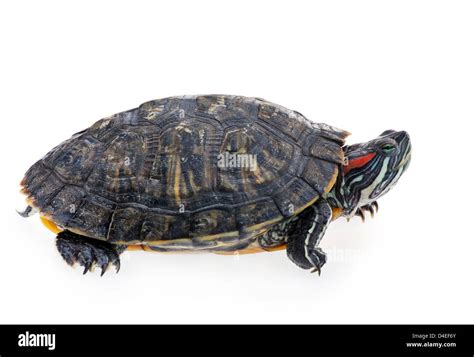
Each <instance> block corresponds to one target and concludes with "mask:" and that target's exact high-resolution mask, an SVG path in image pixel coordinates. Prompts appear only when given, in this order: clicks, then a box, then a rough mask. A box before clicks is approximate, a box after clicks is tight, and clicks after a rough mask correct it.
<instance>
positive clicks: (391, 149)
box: [382, 144, 396, 154]
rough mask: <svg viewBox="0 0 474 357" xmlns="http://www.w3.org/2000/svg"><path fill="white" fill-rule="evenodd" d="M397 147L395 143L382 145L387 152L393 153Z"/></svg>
mask: <svg viewBox="0 0 474 357" xmlns="http://www.w3.org/2000/svg"><path fill="white" fill-rule="evenodd" d="M395 149H396V147H395V145H392V144H384V145H382V151H383V152H384V153H386V154H391V153H392V152H394V151H395Z"/></svg>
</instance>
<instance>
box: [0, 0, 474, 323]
mask: <svg viewBox="0 0 474 357" xmlns="http://www.w3.org/2000/svg"><path fill="white" fill-rule="evenodd" d="M473 17H474V4H473V3H472V2H468V1H456V2H453V1H413V0H410V1H396V2H395V1H357V2H356V1H330V2H318V1H314V0H311V1H295V0H293V1H286V2H284V1H275V0H271V1H248V0H238V1H226V2H223V1H217V0H216V1H178V0H172V1H166V2H165V1H128V2H126V1H116V0H115V1H100V2H99V1H84V0H81V1H69V2H64V1H51V0H44V1H11V2H2V3H1V5H0V36H1V37H0V41H1V42H0V46H1V47H0V98H1V100H0V106H1V108H0V123H1V124H0V125H1V126H0V128H1V130H0V132H1V139H0V145H1V151H0V152H1V157H2V160H1V163H2V165H1V175H0V180H1V182H0V183H1V185H0V190H1V196H0V197H1V217H2V218H1V219H2V234H0V323H284V322H290V323H473V322H474V309H472V301H473V300H474V289H473V278H472V274H473V273H474V269H473V268H474V267H473V258H472V256H473V254H474V235H473V233H472V230H473V222H472V218H471V214H472V199H473V194H472V173H473V169H472V167H473V165H472V161H471V154H472V144H471V141H470V140H471V134H472V129H473V125H472V121H473V118H474V102H473V98H474V46H473V44H474V42H473V40H474V21H473ZM208 93H225V94H240V95H246V96H258V97H263V98H265V99H268V100H270V101H273V102H276V103H279V104H282V105H284V106H286V107H289V108H291V109H295V110H298V111H300V112H302V113H303V114H304V115H306V116H307V117H308V118H310V119H311V120H314V121H320V122H326V123H328V124H332V125H335V126H338V127H341V128H344V129H347V130H349V131H351V132H352V133H353V135H352V136H351V137H350V138H349V142H350V143H355V142H358V141H365V140H369V139H371V138H373V137H375V136H377V135H378V134H380V133H381V132H382V131H383V130H385V129H392V128H393V129H397V130H401V129H403V130H407V131H408V132H409V133H410V135H411V138H412V144H413V158H412V163H411V166H410V168H409V170H408V171H407V173H406V174H405V175H404V177H402V179H401V180H400V182H399V184H398V186H397V187H396V188H395V189H394V190H393V191H392V192H390V193H389V194H388V195H387V196H386V197H384V198H382V199H381V200H380V201H379V203H380V213H379V214H378V215H377V216H376V217H375V218H374V219H370V218H369V219H368V220H367V222H366V223H365V224H362V222H361V221H360V220H359V219H353V220H352V221H351V222H350V223H347V222H346V221H345V220H339V221H337V222H334V223H333V224H332V225H331V226H330V227H329V229H328V231H327V234H326V237H325V239H324V240H323V242H322V247H323V249H324V250H326V252H327V253H329V262H328V263H327V264H326V266H325V267H324V268H323V271H322V275H321V277H318V276H317V275H315V274H309V273H308V272H307V271H304V270H300V269H299V268H297V267H296V266H295V265H294V264H292V263H291V262H290V261H289V260H288V259H287V257H286V254H285V252H283V251H281V252H275V253H272V254H256V255H247V256H241V257H240V258H239V259H235V258H234V257H232V256H230V257H227V256H217V255H212V254H208V255H186V254H182V255H176V254H170V255H160V254H152V253H145V252H130V253H126V254H125V255H124V256H123V257H122V270H121V272H120V274H118V275H115V274H113V273H110V272H109V273H107V274H106V275H105V276H104V277H103V278H100V277H99V274H98V273H95V274H88V275H86V276H82V274H81V273H82V270H81V269H76V270H74V269H71V268H70V267H68V266H67V265H66V264H65V263H64V262H63V261H62V259H61V258H60V256H59V254H58V253H57V251H56V249H55V246H54V239H53V238H54V235H53V234H52V233H50V232H49V231H47V230H46V229H45V228H44V227H43V226H42V225H41V224H40V222H39V220H38V217H37V216H35V217H32V218H30V219H28V220H25V219H22V218H21V217H19V216H18V215H17V214H16V213H15V209H20V208H23V207H24V204H23V198H22V196H21V195H20V194H19V193H18V190H19V182H20V180H21V179H22V177H23V174H24V172H25V171H26V170H27V169H28V168H29V166H30V165H31V164H33V163H34V162H35V161H36V160H38V159H39V158H40V157H42V156H43V155H44V154H45V153H46V152H47V151H48V150H49V149H51V148H52V147H53V146H54V145H56V144H58V143H59V142H60V141H62V140H64V139H66V138H68V137H69V136H70V135H71V134H73V133H75V132H77V131H79V130H81V129H84V128H86V127H88V126H89V125H91V124H92V123H93V122H95V121H96V120H98V119H100V118H102V117H105V116H108V115H110V114H113V113H116V112H120V111H123V110H126V109H130V108H133V107H136V106H137V105H139V104H141V103H142V102H144V101H147V100H150V99H155V98H160V97H165V96H171V95H181V94H208Z"/></svg>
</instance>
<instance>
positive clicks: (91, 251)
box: [56, 230, 126, 276]
mask: <svg viewBox="0 0 474 357" xmlns="http://www.w3.org/2000/svg"><path fill="white" fill-rule="evenodd" d="M56 247H57V249H58V251H59V254H61V256H62V257H63V259H64V260H65V261H66V263H68V264H69V265H71V266H73V265H75V264H76V263H77V264H79V265H80V266H83V267H84V274H86V273H87V272H88V271H92V269H93V268H94V267H95V266H99V267H100V268H101V269H102V271H101V274H100V275H101V276H102V275H104V273H105V272H106V270H107V269H108V268H109V267H110V266H111V265H112V266H114V267H115V269H116V271H117V273H118V271H119V270H120V258H119V255H120V253H122V252H123V251H124V250H125V248H126V246H123V245H113V244H110V243H107V242H104V241H101V240H98V239H92V238H88V237H85V236H81V235H79V234H76V233H72V232H70V231H67V230H66V231H62V232H60V233H59V234H58V235H57V237H56Z"/></svg>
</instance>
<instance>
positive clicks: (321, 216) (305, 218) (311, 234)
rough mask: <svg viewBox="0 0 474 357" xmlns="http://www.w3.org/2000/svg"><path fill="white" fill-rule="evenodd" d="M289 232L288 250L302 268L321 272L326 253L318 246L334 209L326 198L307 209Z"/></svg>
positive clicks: (291, 257)
mask: <svg viewBox="0 0 474 357" xmlns="http://www.w3.org/2000/svg"><path fill="white" fill-rule="evenodd" d="M298 217H299V219H298V220H296V221H295V222H294V224H293V226H292V229H291V231H289V232H288V241H287V247H286V252H287V254H288V257H289V258H290V259H291V260H292V261H293V262H294V263H295V264H296V265H298V266H299V267H300V268H303V269H312V271H311V272H312V273H314V272H316V271H317V272H318V273H319V274H321V268H322V266H323V265H324V264H325V263H326V254H325V253H324V252H323V251H322V250H321V248H319V247H318V245H319V242H320V241H321V239H322V238H323V236H324V233H325V232H326V228H327V226H328V224H329V222H331V218H332V209H331V206H330V205H329V204H328V203H327V201H326V200H324V199H319V200H318V201H317V202H316V203H315V204H314V205H312V206H310V207H308V208H307V209H305V210H304V211H303V212H302V213H300V215H299V216H298Z"/></svg>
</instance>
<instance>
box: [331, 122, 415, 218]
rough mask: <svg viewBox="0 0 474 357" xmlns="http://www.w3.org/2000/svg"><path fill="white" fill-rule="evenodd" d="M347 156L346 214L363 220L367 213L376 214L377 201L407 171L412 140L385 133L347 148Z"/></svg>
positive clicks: (401, 133)
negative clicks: (365, 210)
mask: <svg viewBox="0 0 474 357" xmlns="http://www.w3.org/2000/svg"><path fill="white" fill-rule="evenodd" d="M344 152H345V156H346V159H347V165H345V166H343V169H342V171H343V172H342V180H340V182H341V185H340V187H339V194H340V196H342V200H341V201H342V202H343V203H342V206H343V207H342V208H343V214H344V215H345V216H346V217H352V216H353V215H355V214H358V215H362V216H363V213H364V212H363V210H364V209H368V210H370V211H371V213H373V208H372V205H377V204H376V200H377V199H378V198H380V197H382V196H383V195H384V194H386V193H387V192H388V191H390V190H391V189H392V187H393V186H394V185H395V184H396V183H397V182H398V180H399V179H400V177H401V176H402V174H403V173H404V172H405V170H406V169H407V167H408V165H409V163H410V159H411V143H410V137H409V136H408V134H407V133H406V132H405V131H395V130H386V131H384V132H383V133H382V134H380V136H378V137H377V138H375V139H373V140H371V141H368V142H366V143H361V144H355V145H348V146H346V147H344ZM361 208H362V211H361ZM362 218H363V217H362Z"/></svg>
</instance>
